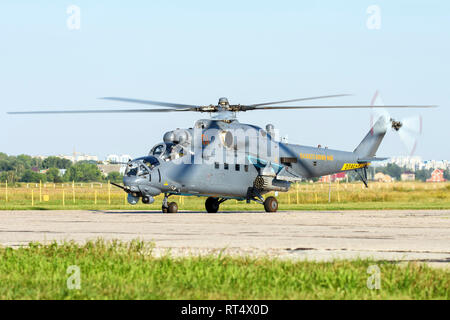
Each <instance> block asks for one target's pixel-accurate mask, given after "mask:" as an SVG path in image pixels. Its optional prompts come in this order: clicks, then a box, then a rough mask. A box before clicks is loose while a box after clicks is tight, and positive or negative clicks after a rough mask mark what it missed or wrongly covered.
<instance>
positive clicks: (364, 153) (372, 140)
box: [353, 116, 389, 158]
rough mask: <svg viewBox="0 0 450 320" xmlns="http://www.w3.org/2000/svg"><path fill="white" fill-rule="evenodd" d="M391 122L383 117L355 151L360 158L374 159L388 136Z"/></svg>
mask: <svg viewBox="0 0 450 320" xmlns="http://www.w3.org/2000/svg"><path fill="white" fill-rule="evenodd" d="M388 123H389V121H388V120H387V118H386V117H384V116H381V117H380V118H378V120H377V122H376V123H375V124H374V126H373V127H372V128H371V129H370V131H369V133H368V134H367V135H366V136H365V137H364V139H363V140H362V141H361V143H360V144H359V146H357V147H356V149H355V150H354V151H353V152H354V153H356V154H357V155H358V156H360V157H365V158H368V157H374V156H375V154H376V152H377V150H378V147H379V146H380V143H381V141H382V140H383V138H384V135H385V134H386V131H387V128H388Z"/></svg>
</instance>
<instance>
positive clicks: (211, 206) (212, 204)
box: [205, 197, 226, 213]
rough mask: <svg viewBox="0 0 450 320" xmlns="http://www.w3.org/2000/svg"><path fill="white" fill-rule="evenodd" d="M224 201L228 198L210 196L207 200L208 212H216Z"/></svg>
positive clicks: (206, 207)
mask: <svg viewBox="0 0 450 320" xmlns="http://www.w3.org/2000/svg"><path fill="white" fill-rule="evenodd" d="M224 201H226V199H219V198H214V197H209V198H207V199H206V201H205V209H206V211H207V212H208V213H216V212H217V211H219V206H220V204H221V203H222V202H224Z"/></svg>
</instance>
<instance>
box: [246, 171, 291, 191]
mask: <svg viewBox="0 0 450 320" xmlns="http://www.w3.org/2000/svg"><path fill="white" fill-rule="evenodd" d="M290 186H291V183H290V182H288V181H283V180H278V179H276V178H274V177H269V176H261V175H260V176H257V177H256V179H255V181H254V182H253V187H254V188H256V189H258V190H263V191H281V192H286V191H288V190H289V187H290Z"/></svg>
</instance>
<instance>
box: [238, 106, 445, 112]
mask: <svg viewBox="0 0 450 320" xmlns="http://www.w3.org/2000/svg"><path fill="white" fill-rule="evenodd" d="M435 107H437V106H434V105H430V106H421V105H398V106H395V105H394V106H256V107H253V108H250V109H244V110H242V111H247V110H270V109H273V110H279V109H365V108H368V109H371V108H435Z"/></svg>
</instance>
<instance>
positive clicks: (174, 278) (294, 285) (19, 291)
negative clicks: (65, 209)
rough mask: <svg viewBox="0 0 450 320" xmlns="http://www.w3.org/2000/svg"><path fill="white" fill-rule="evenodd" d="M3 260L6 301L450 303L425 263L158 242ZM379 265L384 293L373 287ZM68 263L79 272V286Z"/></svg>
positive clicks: (38, 249) (70, 248)
mask: <svg viewBox="0 0 450 320" xmlns="http://www.w3.org/2000/svg"><path fill="white" fill-rule="evenodd" d="M0 259H1V261H2V263H1V264H0V283H1V286H0V299H449V293H450V291H449V290H450V289H449V285H450V272H449V271H448V270H443V269H432V268H429V267H427V266H425V265H418V264H408V265H402V266H399V265H395V264H393V263H388V262H380V261H377V262H374V261H370V260H357V261H334V262H294V261H282V260H276V259H269V258H245V257H230V256H221V255H220V254H219V255H215V256H213V255H211V256H206V257H185V258H174V257H171V256H170V255H169V254H167V255H166V256H163V257H155V256H154V255H153V254H152V245H151V244H149V243H143V242H140V241H132V242H130V243H121V242H114V241H113V242H104V241H101V240H98V241H96V242H88V243H86V244H85V245H77V244H74V243H64V244H59V245H58V244H56V243H52V244H48V245H41V244H37V243H32V244H30V245H29V246H27V247H22V248H19V249H11V248H0ZM373 265H377V266H378V267H379V270H380V274H379V275H380V277H379V279H380V289H378V290H377V289H372V290H371V289H369V288H368V286H367V281H368V280H367V279H368V278H369V277H370V276H371V274H370V273H369V272H368V268H369V266H373ZM70 266H76V267H77V268H79V271H80V273H79V279H80V281H79V282H77V281H76V280H74V279H75V278H74V277H75V276H76V275H75V274H74V273H73V272H74V271H73V270H75V269H68V268H69V267H70ZM68 271H69V272H68ZM68 281H69V284H72V285H74V286H75V288H74V287H72V289H69V288H68V285H67V283H68ZM369 282H370V283H372V282H371V281H369ZM77 283H78V284H79V285H80V286H79V289H76V285H77Z"/></svg>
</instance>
